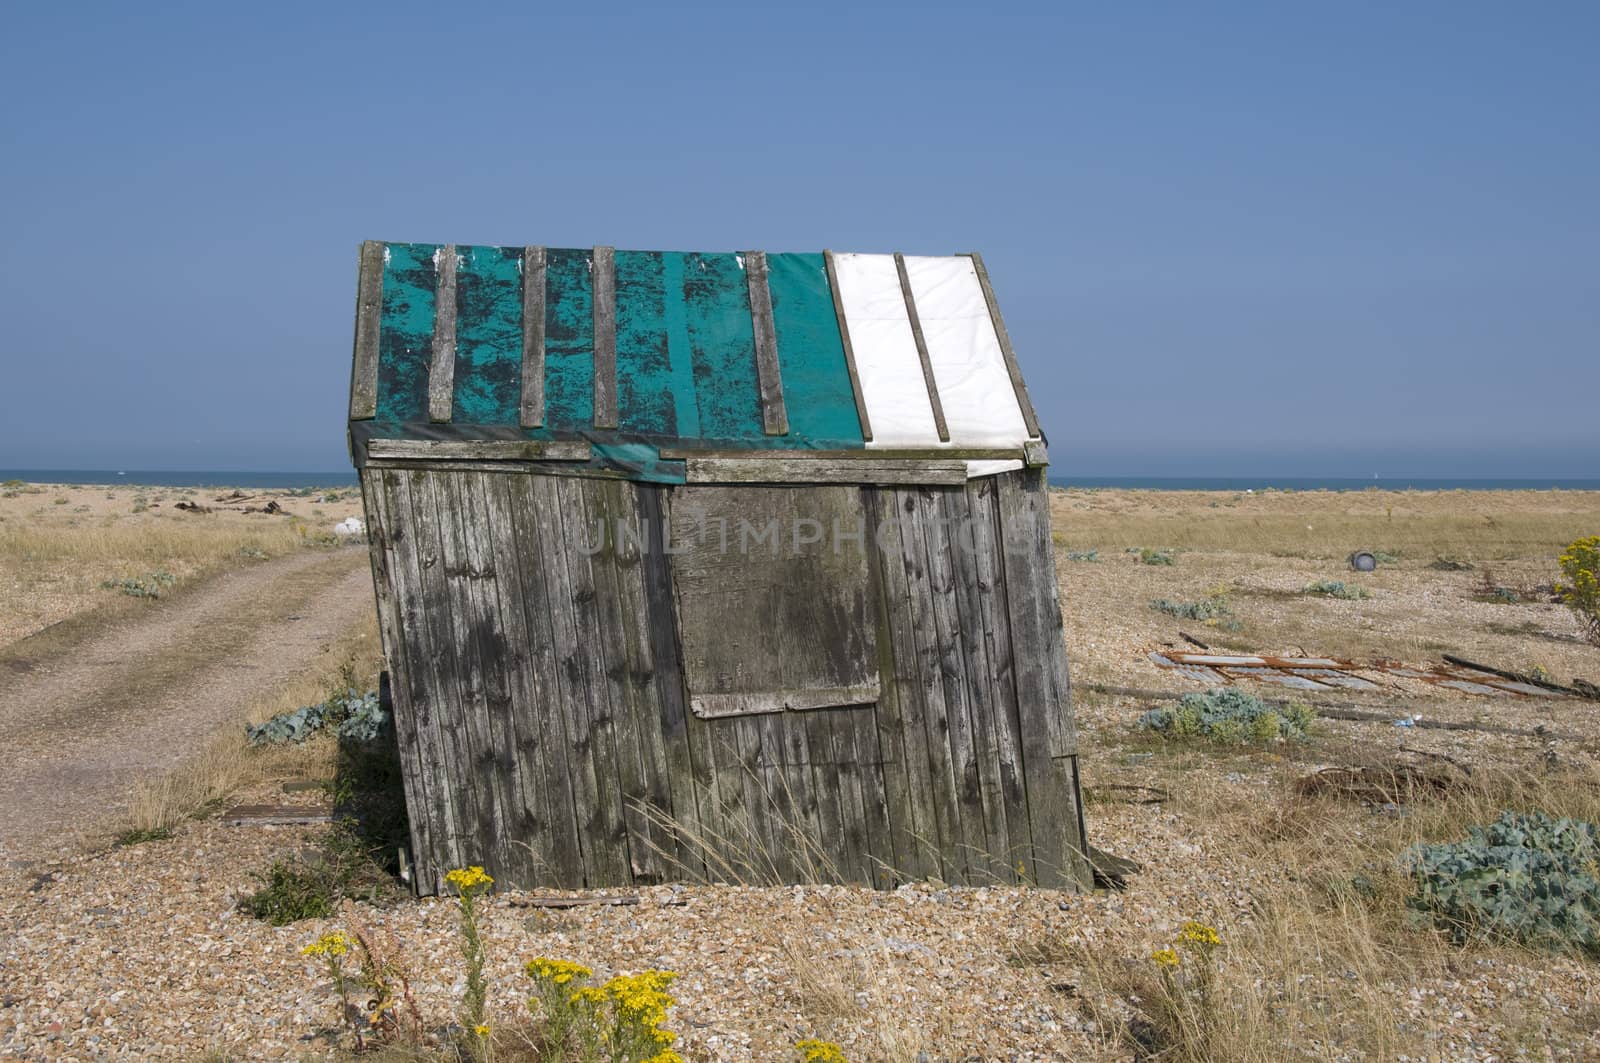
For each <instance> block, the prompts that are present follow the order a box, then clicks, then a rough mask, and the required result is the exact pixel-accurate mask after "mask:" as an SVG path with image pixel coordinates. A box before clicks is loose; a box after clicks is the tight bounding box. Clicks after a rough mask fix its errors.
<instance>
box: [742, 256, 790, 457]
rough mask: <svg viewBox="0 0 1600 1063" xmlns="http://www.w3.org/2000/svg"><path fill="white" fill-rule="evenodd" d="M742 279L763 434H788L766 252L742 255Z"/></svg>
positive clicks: (787, 417) (787, 419)
mask: <svg viewBox="0 0 1600 1063" xmlns="http://www.w3.org/2000/svg"><path fill="white" fill-rule="evenodd" d="M744 269H745V280H746V281H747V283H748V286H749V289H750V324H751V328H752V331H753V334H754V336H755V344H756V376H757V378H758V380H759V382H760V389H761V425H762V431H764V432H765V433H766V434H767V435H769V436H782V435H788V434H789V415H788V413H787V411H785V409H784V406H783V374H782V372H781V370H780V369H779V366H778V334H777V331H776V330H775V328H774V327H773V323H772V290H771V288H769V287H768V286H767V253H766V252H765V251H746V252H745V253H744Z"/></svg>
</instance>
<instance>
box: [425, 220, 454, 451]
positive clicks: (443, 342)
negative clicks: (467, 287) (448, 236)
mask: <svg viewBox="0 0 1600 1063" xmlns="http://www.w3.org/2000/svg"><path fill="white" fill-rule="evenodd" d="M437 261H438V267H439V272H438V280H437V286H436V288H435V294H434V316H433V361H432V363H431V364H430V365H429V367H428V420H430V421H434V422H436V423H437V422H443V421H448V420H450V418H451V417H452V416H454V414H455V401H456V397H455V388H456V249H455V245H454V244H450V245H446V246H445V247H441V248H440V249H439V251H438V258H437Z"/></svg>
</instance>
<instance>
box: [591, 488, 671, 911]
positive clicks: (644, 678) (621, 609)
mask: <svg viewBox="0 0 1600 1063" xmlns="http://www.w3.org/2000/svg"><path fill="white" fill-rule="evenodd" d="M583 493H584V495H585V505H586V511H587V513H588V521H587V524H588V525H589V527H590V528H591V529H597V528H598V526H600V525H603V526H604V528H605V537H604V545H603V546H602V548H601V549H600V551H599V552H598V553H597V554H595V555H594V556H593V557H591V558H590V563H591V565H592V567H593V570H594V573H595V589H596V598H595V601H596V604H597V605H598V610H597V618H598V620H599V623H600V630H601V632H602V638H601V639H600V642H599V644H598V645H597V646H596V647H595V648H594V652H596V653H599V654H601V655H602V656H603V658H604V667H605V674H606V679H607V692H608V698H609V701H610V705H611V714H612V717H613V719H614V720H615V734H616V766H617V781H618V784H619V787H620V789H621V793H622V815H623V821H624V823H625V824H626V825H627V844H628V859H629V869H630V871H631V874H632V878H633V879H634V880H636V881H641V882H662V881H665V880H666V878H667V877H668V874H667V868H668V865H669V863H670V862H671V861H672V860H674V859H675V858H676V852H675V847H674V846H673V844H672V839H671V837H670V836H669V835H668V834H666V832H665V831H663V830H662V829H661V825H660V823H659V820H658V819H657V816H658V815H659V814H660V813H663V812H665V813H667V814H669V815H670V813H671V807H670V802H669V799H668V796H667V792H666V787H665V785H664V780H663V779H662V778H661V775H660V773H659V772H658V771H657V767H658V764H659V761H658V760H657V758H656V757H655V755H654V753H655V750H654V748H653V742H654V743H656V744H658V743H659V737H654V738H653V735H654V736H658V735H659V732H657V731H656V727H655V721H654V719H653V718H652V713H651V712H650V708H649V705H648V702H649V700H650V688H649V677H650V672H651V670H652V668H653V665H652V662H651V658H650V643H649V639H648V637H647V635H646V632H645V630H644V628H643V626H642V620H643V612H644V596H643V593H642V588H639V589H638V590H637V591H635V588H636V587H637V585H638V582H639V547H638V546H637V544H636V541H635V540H634V539H633V538H632V536H633V535H634V534H635V531H636V529H637V528H638V522H639V514H638V511H637V509H636V508H635V506H634V504H633V485H631V484H625V483H621V482H619V481H614V480H594V481H591V482H588V483H586V484H585V490H584V492H583ZM596 533H597V531H591V534H596Z"/></svg>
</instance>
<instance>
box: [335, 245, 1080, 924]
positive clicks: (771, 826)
mask: <svg viewBox="0 0 1600 1063" xmlns="http://www.w3.org/2000/svg"><path fill="white" fill-rule="evenodd" d="M360 259H361V266H360V279H359V292H358V299H357V316H356V330H355V355H354V370H353V374H352V381H351V399H350V447H351V453H352V456H353V459H354V462H355V464H356V467H357V468H358V470H359V471H360V477H361V484H362V491H363V495H364V499H365V503H366V513H367V520H368V525H369V530H370V538H371V553H372V569H373V577H374V581H375V583H376V586H377V596H378V607H379V618H380V623H381V629H382V636H383V646H384V652H385V654H386V656H387V659H388V666H389V670H390V674H391V683H392V689H393V698H394V709H395V719H396V724H397V731H398V737H399V747H400V752H401V761H402V770H403V776H404V784H405V798H406V806H407V809H408V811H409V815H410V829H411V851H412V863H413V866H414V869H415V874H416V879H415V884H416V886H417V888H418V889H419V890H420V891H422V892H424V893H427V892H434V891H436V890H438V888H439V885H440V882H441V879H442V876H443V875H444V873H445V871H446V870H448V869H449V868H451V867H456V866H461V865H467V864H483V865H484V866H486V867H487V868H488V869H489V870H490V872H491V873H492V874H493V875H494V876H495V878H496V879H497V881H499V882H501V883H502V884H507V885H514V886H520V887H534V886H553V887H605V886H611V887H615V886H627V885H630V884H635V883H649V882H658V881H662V880H672V879H689V880H695V879H705V880H713V881H715V880H728V881H738V880H743V881H761V882H772V881H808V880H813V879H818V878H820V879H824V880H829V879H833V880H845V881H855V882H863V883H871V884H872V885H875V886H879V887H886V886H892V885H894V884H896V883H899V882H902V881H907V880H911V879H917V878H923V877H928V876H935V877H938V878H940V879H943V880H945V881H947V882H952V883H973V884H981V883H994V882H1017V881H1026V882H1030V883H1038V884H1043V885H1049V886H1057V887H1072V888H1076V887H1083V886H1086V885H1087V884H1088V883H1089V881H1090V871H1089V865H1088V862H1087V860H1086V859H1085V856H1084V853H1085V852H1086V846H1085V842H1084V828H1083V816H1082V810H1081V805H1080V800H1079V789H1078V771H1077V756H1076V753H1077V747H1076V744H1075V738H1074V731H1073V724H1072V714H1071V708H1070V703H1069V700H1068V690H1067V666H1066V654H1065V648H1064V646H1063V644H1062V636H1061V617H1060V611H1059V607H1058V605H1057V600H1056V580H1055V569H1054V562H1053V558H1052V551H1051V540H1050V520H1049V506H1048V498H1047V489H1046V486H1045V475H1044V472H1045V470H1044V464H1045V460H1046V459H1045V446H1044V437H1043V435H1042V434H1041V432H1040V431H1039V426H1038V423H1037V421H1036V420H1035V417H1034V412H1033V408H1032V406H1031V404H1030V403H1029V400H1028V395H1027V392H1026V390H1025V388H1024V386H1023V381H1022V377H1021V375H1020V373H1019V372H1018V368H1017V363H1016V359H1015V357H1014V355H1013V353H1012V350H1011V345H1010V341H1009V339H1008V338H1007V335H1006V330H1005V327H1004V325H1003V324H1002V322H1001V319H1000V314H999V311H998V310H997V308H996V306H995V301H994V294H993V292H992V291H991V289H990V285H989V280H988V276H987V274H986V272H985V270H984V266H983V262H982V260H981V259H980V258H979V256H977V255H975V254H974V255H957V256H950V257H913V256H902V255H848V254H834V253H824V254H776V253H774V254H764V253H762V252H746V253H743V254H679V253H656V252H630V251H615V250H613V249H612V248H608V247H597V248H592V249H584V250H559V249H556V248H543V247H468V246H449V245H447V246H436V245H431V244H399V243H394V244H382V243H368V244H365V245H364V246H363V247H362V249H361V256H360Z"/></svg>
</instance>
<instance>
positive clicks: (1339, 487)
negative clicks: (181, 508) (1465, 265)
mask: <svg viewBox="0 0 1600 1063" xmlns="http://www.w3.org/2000/svg"><path fill="white" fill-rule="evenodd" d="M5 480H24V481H27V482H29V483H49V484H139V485H144V486H150V487H254V488H267V487H281V488H290V489H293V488H306V487H353V486H355V483H356V474H355V472H354V471H352V470H350V469H339V470H331V471H312V472H249V471H242V470H228V469H218V470H202V471H193V470H177V471H175V470H172V469H0V481H5ZM1050 483H1051V484H1052V485H1053V486H1055V487H1074V488H1086V489H1087V488H1121V489H1126V490H1138V491H1269V490H1271V491H1365V490H1368V489H1369V488H1373V489H1377V490H1381V491H1600V479H1567V478H1561V477H1551V478H1547V479H1538V478H1531V477H1530V478H1522V479H1462V478H1451V477H1428V476H1417V477H1404V476H1393V477H1383V478H1381V479H1380V478H1372V479H1366V478H1360V477H1350V478H1340V477H1325V476H1078V475H1075V474H1072V473H1064V474H1060V475H1055V476H1051V477H1050Z"/></svg>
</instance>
